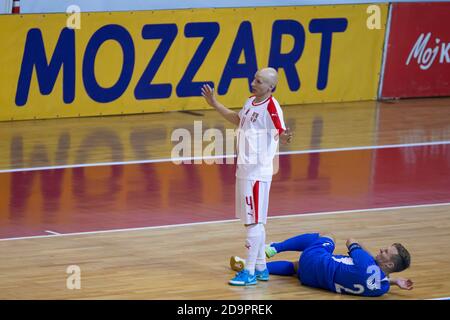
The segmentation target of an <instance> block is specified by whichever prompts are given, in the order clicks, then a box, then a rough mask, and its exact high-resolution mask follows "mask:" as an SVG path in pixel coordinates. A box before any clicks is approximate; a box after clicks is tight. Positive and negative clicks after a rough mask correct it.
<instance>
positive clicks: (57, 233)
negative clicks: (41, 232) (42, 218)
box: [45, 230, 61, 235]
mask: <svg viewBox="0 0 450 320" xmlns="http://www.w3.org/2000/svg"><path fill="white" fill-rule="evenodd" d="M45 232H47V233H50V234H53V235H60V234H61V233H59V232H55V231H51V230H45Z"/></svg>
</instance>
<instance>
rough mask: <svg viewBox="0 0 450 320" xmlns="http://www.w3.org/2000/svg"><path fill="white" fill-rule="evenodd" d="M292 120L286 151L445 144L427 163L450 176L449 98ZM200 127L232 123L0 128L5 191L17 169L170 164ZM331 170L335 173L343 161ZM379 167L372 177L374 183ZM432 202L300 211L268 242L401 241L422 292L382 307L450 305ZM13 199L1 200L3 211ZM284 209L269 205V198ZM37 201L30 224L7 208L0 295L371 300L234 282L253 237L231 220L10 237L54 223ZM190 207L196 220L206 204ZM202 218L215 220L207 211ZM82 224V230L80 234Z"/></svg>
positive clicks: (77, 122)
mask: <svg viewBox="0 0 450 320" xmlns="http://www.w3.org/2000/svg"><path fill="white" fill-rule="evenodd" d="M284 112H285V118H286V122H287V123H288V125H289V126H290V127H291V128H293V130H294V132H295V140H294V143H293V144H292V145H290V146H288V147H286V148H282V149H281V151H282V152H283V151H299V150H300V151H301V150H324V149H335V148H337V149H339V148H352V147H367V146H386V145H405V144H423V143H425V144H427V143H437V146H440V148H437V149H436V148H434V147H435V146H436V145H430V148H429V150H427V152H424V153H421V154H420V157H422V156H424V155H425V156H428V157H436V152H437V153H439V158H438V159H439V163H441V164H442V163H443V164H442V166H441V167H440V168H441V169H440V170H442V168H444V170H443V171H442V173H443V174H447V173H448V170H447V169H448V168H449V167H450V155H449V153H448V149H449V148H447V147H442V146H446V145H447V144H448V142H449V141H450V99H417V100H406V101H399V102H395V103H376V102H361V103H349V104H327V105H309V106H296V107H286V108H284ZM197 120H202V121H204V122H203V125H204V129H205V128H208V127H211V128H212V127H219V128H221V129H222V130H224V129H226V128H228V127H229V126H228V125H227V124H226V123H225V122H224V121H222V120H221V119H220V118H219V117H217V115H215V114H214V113H213V112H210V111H202V112H198V113H171V114H155V115H135V116H126V117H105V118H88V119H58V120H43V121H22V122H14V123H0V135H1V137H2V140H1V142H0V151H1V154H2V155H3V156H2V157H1V159H0V190H1V191H2V192H1V193H2V195H5V194H9V193H8V192H9V190H10V185H9V183H10V181H9V178H8V179H2V177H3V176H5V175H7V174H10V173H14V172H15V171H16V170H24V169H25V170H27V168H47V169H48V167H53V166H60V167H64V166H77V165H83V164H89V163H102V162H103V163H105V162H124V163H126V162H127V161H145V160H148V159H161V158H169V157H170V151H171V148H172V147H173V142H172V141H171V140H170V135H171V132H172V131H173V129H174V128H180V127H184V128H188V129H192V127H193V121H197ZM330 152H331V151H330ZM401 156H402V157H405V160H404V161H405V162H404V163H408V164H410V163H416V162H418V161H420V159H419V160H418V159H417V158H414V155H412V154H409V153H407V152H406V153H404V154H401ZM416 156H417V155H416ZM387 160H389V159H387ZM361 161H364V159H361ZM353 164H354V163H353ZM299 165H300V164H299ZM322 165H323V166H324V165H325V164H323V162H322ZM328 166H329V167H325V169H327V168H328V169H329V168H332V167H333V164H328ZM369 167H370V166H369ZM377 168H378V169H379V168H380V167H377ZM328 169H327V170H328ZM373 171H374V170H373V168H372V171H370V170H369V171H367V172H368V174H367V177H368V178H367V179H368V181H369V180H370V175H371V174H372V173H373ZM326 173H327V172H326V170H324V172H323V173H322V174H324V175H326ZM438 173H439V172H438ZM305 174H307V173H305ZM167 175H170V172H167ZM344 180H345V179H344ZM336 181H342V180H336ZM443 181H445V178H444V180H443ZM33 183H34V184H36V186H38V184H37V182H36V181H35V182H33ZM340 183H342V182H340ZM278 184H279V185H280V187H285V186H283V185H282V184H281V182H278ZM447 185H448V184H447ZM443 186H444V188H441V189H439V193H441V196H442V195H443V196H442V197H441V198H440V199H446V198H445V197H447V195H448V194H450V188H449V189H445V186H446V185H445V184H443ZM316 187H317V188H322V187H324V186H323V185H322V184H318V185H316ZM337 187H338V188H339V185H338V186H337ZM428 187H429V185H424V186H420V185H419V186H417V187H416V188H415V189H414V190H415V192H414V193H412V194H406V195H405V194H402V196H408V197H415V198H417V197H419V198H420V197H421V196H424V193H421V192H420V191H421V190H424V189H426V188H428ZM272 188H277V185H276V184H274V185H273V186H272ZM32 190H34V189H32ZM305 190H307V189H305ZM305 190H303V189H302V192H306V191H305ZM311 190H312V192H316V191H317V189H314V188H312V189H311ZM408 190H409V189H405V192H406V193H407V191H408ZM372 191H373V190H372ZM447 191H448V192H447ZM171 192H173V191H171V189H170V188H169V189H168V190H166V193H164V195H165V196H168V197H170V195H171V194H172V193H171ZM181 192H183V191H181ZM186 192H188V191H186ZM189 192H195V190H189ZM368 192H371V190H369V189H368ZM345 196H349V195H345ZM350 196H351V194H350ZM62 197H65V196H62ZM427 197H428V198H423V199H419V200H421V201H419V202H420V203H421V204H420V205H410V206H391V208H386V209H382V208H379V209H376V210H352V211H343V210H341V211H340V212H321V213H317V212H316V213H313V214H308V212H305V213H303V214H299V215H297V214H296V213H298V211H296V208H292V210H291V214H287V215H283V216H273V217H272V218H270V219H269V221H268V224H267V227H266V230H267V235H268V240H269V241H281V240H283V239H284V238H287V237H290V236H293V235H296V234H298V233H303V232H332V233H334V234H335V235H336V239H337V246H336V253H341V254H344V253H345V247H344V244H345V240H346V239H347V238H348V237H352V238H356V239H359V240H361V241H362V242H364V243H365V245H366V246H367V247H368V248H370V249H371V250H373V251H374V252H376V250H378V249H379V248H380V247H383V246H386V245H389V244H391V243H393V242H401V243H403V244H404V245H405V246H406V247H407V248H408V249H409V251H410V252H411V254H412V266H411V268H410V269H408V270H407V271H405V272H403V273H402V276H405V277H410V278H412V279H413V280H414V282H415V288H414V290H412V291H402V290H400V289H398V288H392V289H391V291H390V293H389V294H387V295H385V296H383V297H381V298H378V299H432V298H444V297H450V280H449V279H450V277H449V276H450V253H449V249H450V248H449V246H450V216H449V215H450V203H449V202H450V201H447V202H443V201H440V202H439V203H436V201H435V199H436V198H435V197H432V196H429V195H428V194H427ZM326 200H327V199H324V201H326ZM416 200H417V199H416ZM9 201H10V199H9V198H5V197H3V198H1V202H2V203H8V202H9ZM277 201H280V200H279V199H277V198H275V199H273V198H271V202H273V203H277ZM62 203H63V202H62ZM34 205H35V206H41V203H40V202H39V201H38V200H36V201H34V202H33V201H32V202H30V203H29V206H30V207H29V208H27V211H25V214H28V215H30V216H29V217H27V216H25V217H20V219H16V217H15V216H14V212H11V211H8V210H10V208H11V206H8V205H4V206H1V211H0V223H1V224H0V235H3V236H2V237H0V254H1V257H2V258H1V260H0V261H1V262H0V299H363V298H361V297H352V296H344V295H338V294H334V293H330V292H326V291H323V290H318V289H313V288H308V287H304V286H302V285H300V283H299V282H298V280H297V279H296V278H290V277H277V276H272V278H271V280H270V281H269V282H267V283H259V284H258V285H257V286H253V287H248V288H239V287H231V286H229V285H228V284H227V281H228V279H229V278H230V277H231V276H232V275H233V272H232V271H231V270H230V269H229V267H228V259H229V257H230V256H231V255H236V254H237V255H242V256H244V255H245V249H244V247H243V243H244V233H245V232H244V229H243V227H242V225H241V224H240V223H239V222H238V221H236V220H233V219H226V220H227V221H209V222H208V223H196V224H187V225H182V226H154V227H152V228H143V229H139V230H126V229H123V230H120V231H117V230H116V231H108V232H95V231H96V230H90V231H93V232H92V233H83V234H66V235H64V234H59V235H51V234H47V235H46V236H43V234H40V235H37V234H36V235H28V234H20V233H19V234H14V239H11V238H12V237H10V236H5V235H6V234H9V233H8V232H9V231H11V230H23V227H24V225H21V224H22V223H25V225H33V224H37V223H39V222H40V221H41V220H42V219H46V218H45V217H44V216H43V215H42V214H41V213H39V215H33V206H34ZM225 206H226V205H225V204H224V207H225ZM191 209H192V211H193V212H195V210H196V207H192V208H191ZM361 209H370V208H361ZM39 210H41V209H39ZM97 210H99V206H97V207H96V206H92V208H91V212H92V219H95V217H96V216H95V212H96V211H97ZM36 211H37V209H36ZM329 211H334V210H329ZM22 213H23V212H22ZM132 214H133V213H132V212H131V213H129V216H132ZM153 214H157V212H156V213H153ZM202 214H204V215H205V222H206V221H208V219H207V218H206V217H207V212H205V213H202ZM65 227H67V228H68V227H70V225H66V226H65ZM80 227H82V226H79V225H73V228H74V230H73V232H77V231H79V229H77V228H80ZM141 227H146V226H145V225H142V226H141ZM21 228H22V229H21ZM83 230H84V229H83ZM44 231H45V230H42V232H44ZM67 233H70V232H67ZM275 258H277V259H278V258H280V259H292V260H293V259H296V258H297V255H296V254H294V253H285V254H282V255H278V256H276V257H275ZM71 265H76V266H78V267H79V268H80V270H81V288H80V289H78V290H77V289H75V290H69V289H68V288H67V287H66V282H67V279H68V277H69V276H70V275H69V274H67V273H66V270H67V268H68V267H69V266H71Z"/></svg>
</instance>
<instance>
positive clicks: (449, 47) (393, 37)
mask: <svg viewBox="0 0 450 320" xmlns="http://www.w3.org/2000/svg"><path fill="white" fill-rule="evenodd" d="M381 95H382V97H384V98H388V97H428V96H450V3H449V2H444V3H397V4H393V5H392V17H391V27H390V34H389V43H388V48H387V56H386V64H385V68H384V80H383V88H382V94H381Z"/></svg>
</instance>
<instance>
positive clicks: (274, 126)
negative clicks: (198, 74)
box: [202, 68, 292, 286]
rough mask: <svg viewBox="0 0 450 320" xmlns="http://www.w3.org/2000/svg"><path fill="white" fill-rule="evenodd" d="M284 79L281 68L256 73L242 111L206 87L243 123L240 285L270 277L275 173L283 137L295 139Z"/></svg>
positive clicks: (206, 93) (212, 100) (226, 113)
mask: <svg viewBox="0 0 450 320" xmlns="http://www.w3.org/2000/svg"><path fill="white" fill-rule="evenodd" d="M277 82H278V74H277V71H276V70H275V69H273V68H264V69H261V70H259V71H258V72H256V74H255V78H254V80H253V82H252V84H251V87H252V93H253V94H254V95H253V96H251V97H250V98H249V99H247V101H246V103H245V105H244V107H243V108H242V109H241V111H240V112H239V113H237V112H234V111H233V110H230V109H228V108H227V107H225V106H224V105H223V104H221V103H220V102H219V101H217V99H216V97H215V95H214V89H212V88H211V87H210V86H208V85H205V86H203V88H202V95H203V97H204V98H205V100H206V102H207V103H208V104H209V105H210V106H212V107H213V108H214V109H216V110H217V111H218V112H219V113H220V114H221V115H222V116H223V117H224V118H225V119H227V120H228V121H230V122H231V123H233V124H235V125H236V126H239V127H238V132H237V154H238V156H237V159H238V160H237V171H236V217H237V218H240V219H241V221H242V222H243V223H244V225H245V228H246V230H247V240H246V244H245V247H246V248H247V249H248V251H247V259H246V261H245V269H243V270H242V271H240V272H238V273H237V274H236V276H235V277H234V278H233V279H231V280H230V281H229V284H231V285H235V286H247V285H254V284H256V283H257V280H262V281H267V280H269V271H268V270H267V267H266V256H265V251H264V244H265V238H266V231H265V228H264V225H265V224H266V221H267V210H268V206H269V190H270V184H271V181H272V175H273V159H274V157H275V153H276V151H277V148H278V141H279V140H281V142H282V143H283V144H285V143H289V142H290V140H291V138H292V134H291V133H290V132H289V129H286V126H285V124H284V120H283V111H282V110H281V108H280V105H279V104H278V101H277V100H276V99H275V98H274V97H273V96H272V92H273V90H274V89H275V86H276V85H277Z"/></svg>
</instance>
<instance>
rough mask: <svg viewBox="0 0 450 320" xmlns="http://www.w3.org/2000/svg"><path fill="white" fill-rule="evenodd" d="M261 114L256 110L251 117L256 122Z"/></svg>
mask: <svg viewBox="0 0 450 320" xmlns="http://www.w3.org/2000/svg"><path fill="white" fill-rule="evenodd" d="M258 116H259V114H258V113H256V112H253V114H252V117H251V118H250V121H251V122H255V121H256V119H258Z"/></svg>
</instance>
